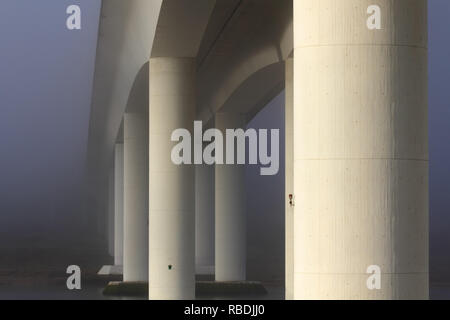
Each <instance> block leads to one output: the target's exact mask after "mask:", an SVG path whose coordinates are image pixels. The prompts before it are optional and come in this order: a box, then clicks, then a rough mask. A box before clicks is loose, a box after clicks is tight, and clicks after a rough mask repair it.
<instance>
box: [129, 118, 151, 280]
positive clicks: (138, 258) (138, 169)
mask: <svg viewBox="0 0 450 320" xmlns="http://www.w3.org/2000/svg"><path fill="white" fill-rule="evenodd" d="M124 148H125V150H124V155H125V157H124V159H125V160H124V161H125V162H124V168H125V170H124V248H123V250H124V252H123V255H124V261H123V281H125V282H129V281H147V280H148V114H147V113H126V114H125V117H124Z"/></svg>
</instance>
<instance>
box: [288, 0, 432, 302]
mask: <svg viewBox="0 0 450 320" xmlns="http://www.w3.org/2000/svg"><path fill="white" fill-rule="evenodd" d="M371 5H378V6H379V8H380V9H381V29H380V30H377V29H375V30H369V28H368V27H367V19H368V18H369V16H370V15H369V14H367V9H368V7H369V6H371ZM294 59H295V60H294V87H293V89H294V102H293V106H294V190H295V192H294V193H295V196H296V206H295V209H294V244H295V247H294V298H295V299H427V298H428V135H427V134H428V128H427V109H428V107H427V1H426V0H415V1H410V0H346V1H336V0H321V1H317V0H295V1H294ZM371 265H377V266H379V267H380V268H381V288H380V290H369V289H368V287H367V284H366V281H367V279H368V278H369V275H368V274H367V273H366V271H367V268H368V267H369V266H371Z"/></svg>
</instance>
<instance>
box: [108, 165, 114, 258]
mask: <svg viewBox="0 0 450 320" xmlns="http://www.w3.org/2000/svg"><path fill="white" fill-rule="evenodd" d="M114 171H115V168H114V165H112V166H111V168H110V170H109V176H108V254H109V255H110V256H111V257H114V219H115V218H114Z"/></svg>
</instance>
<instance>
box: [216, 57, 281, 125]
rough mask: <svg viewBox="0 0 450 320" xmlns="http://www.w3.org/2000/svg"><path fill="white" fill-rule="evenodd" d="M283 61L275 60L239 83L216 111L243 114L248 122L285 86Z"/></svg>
mask: <svg viewBox="0 0 450 320" xmlns="http://www.w3.org/2000/svg"><path fill="white" fill-rule="evenodd" d="M285 69H286V68H285V63H284V61H281V62H275V63H272V64H270V65H267V66H265V67H263V68H262V69H260V70H258V71H256V72H255V73H253V74H252V75H251V76H250V77H248V78H247V79H245V80H244V81H243V82H242V83H240V84H239V86H238V88H237V89H236V90H235V91H234V92H233V93H232V94H231V95H230V97H229V98H228V99H227V101H226V102H225V103H224V104H223V105H222V107H221V108H220V109H219V110H217V112H222V113H240V114H244V115H245V118H246V122H250V121H251V120H252V119H253V118H254V117H255V116H256V114H258V113H259V112H260V111H261V110H262V109H263V108H264V107H265V106H266V105H267V104H268V103H269V102H270V101H272V100H273V99H274V98H275V97H276V96H277V95H278V94H280V92H281V91H283V89H284V87H285Z"/></svg>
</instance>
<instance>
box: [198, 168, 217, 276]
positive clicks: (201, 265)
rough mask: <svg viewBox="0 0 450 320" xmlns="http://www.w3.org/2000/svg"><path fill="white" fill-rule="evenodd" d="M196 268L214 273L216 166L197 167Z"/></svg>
mask: <svg viewBox="0 0 450 320" xmlns="http://www.w3.org/2000/svg"><path fill="white" fill-rule="evenodd" d="M195 269H196V273H197V274H214V166H209V165H197V166H196V168H195Z"/></svg>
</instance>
